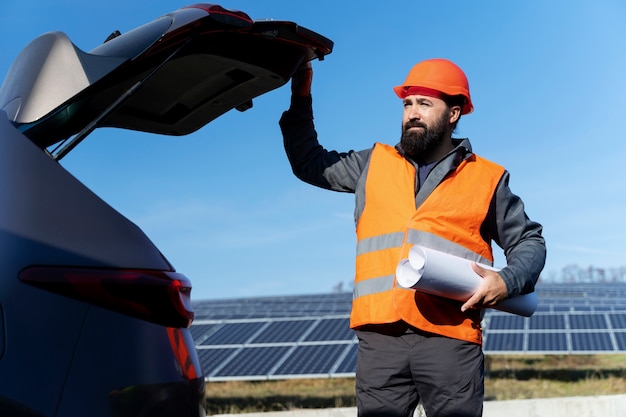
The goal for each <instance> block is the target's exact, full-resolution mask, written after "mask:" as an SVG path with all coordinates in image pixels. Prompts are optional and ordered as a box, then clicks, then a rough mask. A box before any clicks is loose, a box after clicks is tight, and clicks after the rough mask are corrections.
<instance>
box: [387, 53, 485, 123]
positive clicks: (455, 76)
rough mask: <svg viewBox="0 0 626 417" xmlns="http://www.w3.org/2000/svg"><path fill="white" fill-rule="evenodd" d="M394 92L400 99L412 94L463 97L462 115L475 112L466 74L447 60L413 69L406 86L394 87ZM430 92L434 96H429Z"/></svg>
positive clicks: (436, 60)
mask: <svg viewBox="0 0 626 417" xmlns="http://www.w3.org/2000/svg"><path fill="white" fill-rule="evenodd" d="M393 90H394V91H395V93H396V94H397V96H398V97H400V98H405V97H406V96H408V95H411V92H413V94H423V95H433V96H437V94H436V93H440V94H439V95H441V94H444V95H446V96H463V97H465V103H464V104H463V108H462V109H461V114H467V113H471V112H472V111H473V110H474V105H473V104H472V99H471V97H470V92H469V83H468V82H467V77H466V76H465V73H464V72H463V70H462V69H461V68H459V67H458V66H457V65H456V64H455V63H453V62H452V61H449V60H447V59H442V58H434V59H428V60H426V61H422V62H420V63H418V64H416V65H415V66H413V68H411V71H410V72H409V75H408V76H407V77H406V80H405V81H404V84H402V85H399V86H397V87H394V88H393ZM429 92H431V93H433V94H428V93H429Z"/></svg>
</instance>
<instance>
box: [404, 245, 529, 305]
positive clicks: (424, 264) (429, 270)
mask: <svg viewBox="0 0 626 417" xmlns="http://www.w3.org/2000/svg"><path fill="white" fill-rule="evenodd" d="M471 265H472V261H469V260H467V259H464V258H460V257H458V256H454V255H450V254H447V253H443V252H439V251H436V250H433V249H429V248H425V247H423V246H418V245H416V246H413V247H412V248H411V251H410V252H409V258H408V259H403V260H401V261H400V263H399V264H398V267H397V269H396V279H397V280H398V284H399V285H400V286H402V287H405V288H413V289H415V290H417V291H421V292H425V293H428V294H433V295H438V296H441V297H445V298H451V299H454V300H457V301H462V302H465V301H467V300H469V299H470V297H471V296H472V295H473V294H474V292H475V291H476V289H478V287H479V286H480V284H481V283H482V278H481V277H480V276H479V275H478V274H477V273H476V272H474V270H473V269H472V266H471ZM479 265H480V266H481V267H482V268H485V269H490V270H493V271H497V269H495V268H492V267H490V266H488V265H482V264H479ZM493 308H495V309H498V310H501V311H506V312H509V313H513V314H518V315H521V316H526V317H529V316H531V315H532V314H533V313H534V312H535V309H536V308H537V295H536V294H535V293H530V294H524V295H520V296H517V297H512V298H507V299H505V300H504V301H502V302H501V303H500V304H498V305H497V306H494V307H493Z"/></svg>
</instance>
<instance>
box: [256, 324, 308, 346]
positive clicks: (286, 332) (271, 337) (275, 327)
mask: <svg viewBox="0 0 626 417" xmlns="http://www.w3.org/2000/svg"><path fill="white" fill-rule="evenodd" d="M314 325H315V320H283V321H274V322H271V323H270V324H269V325H268V326H267V327H266V328H265V329H264V330H263V331H262V332H261V333H260V334H258V335H257V336H256V337H255V338H254V340H252V342H253V343H280V342H297V341H298V340H300V339H301V338H302V336H303V335H304V334H305V333H306V331H307V330H308V329H310V328H311V327H312V326H314Z"/></svg>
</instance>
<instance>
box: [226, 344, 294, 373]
mask: <svg viewBox="0 0 626 417" xmlns="http://www.w3.org/2000/svg"><path fill="white" fill-rule="evenodd" d="M289 349H290V348H289V346H268V347H254V348H246V349H241V350H240V351H239V352H237V353H236V355H235V356H233V357H232V358H231V359H230V360H229V361H228V362H227V363H225V364H224V366H222V367H221V368H220V369H218V370H217V372H215V376H216V377H220V376H229V377H240V376H247V377H258V376H264V375H267V374H268V373H269V372H270V370H271V369H272V368H273V367H274V366H275V364H276V362H278V361H279V360H280V359H281V358H282V357H283V356H284V355H285V353H287V351H288V350H289Z"/></svg>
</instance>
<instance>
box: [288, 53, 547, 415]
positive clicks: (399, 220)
mask: <svg viewBox="0 0 626 417" xmlns="http://www.w3.org/2000/svg"><path fill="white" fill-rule="evenodd" d="M311 79H312V69H311V66H310V64H306V65H303V66H302V68H300V69H299V70H298V71H297V72H296V74H294V76H293V78H292V98H291V106H290V108H289V110H288V111H286V112H285V113H284V114H283V116H282V118H281V120H280V126H281V129H282V132H283V137H284V142H285V149H286V152H287V156H288V158H289V161H290V163H291V165H292V168H293V171H294V173H295V175H296V176H297V177H298V178H300V179H302V180H303V181H306V182H308V183H310V184H313V185H316V186H318V187H322V188H326V189H329V190H334V191H341V192H351V193H355V197H356V198H355V201H356V209H355V222H356V234H357V257H356V275H355V283H354V295H353V302H352V312H351V315H350V327H352V328H353V329H355V330H356V333H357V336H358V339H359V349H358V357H357V358H358V359H357V376H356V394H357V408H358V412H359V416H361V417H369V416H398V417H400V416H402V417H408V416H411V415H412V414H413V412H414V410H415V408H416V406H417V404H418V403H419V402H420V401H421V402H422V405H423V407H424V409H425V411H426V414H427V415H428V417H439V416H468V417H470V416H481V415H482V403H483V397H484V384H483V382H484V381H483V354H482V348H481V343H482V329H481V326H480V322H481V317H482V314H481V309H483V308H486V307H493V306H495V305H497V304H498V303H500V302H501V301H502V300H504V299H505V298H507V297H512V296H516V295H519V294H525V293H529V292H532V291H533V290H534V285H535V283H536V281H537V279H538V277H539V274H540V272H541V270H542V268H543V265H544V262H545V253H546V252H545V242H544V239H543V237H542V236H541V232H542V227H541V225H539V224H538V223H535V222H532V221H530V220H529V219H528V217H527V215H526V214H525V211H524V205H523V203H522V201H521V200H520V199H519V198H518V197H517V196H515V195H514V194H512V193H511V191H510V189H509V187H508V180H509V174H508V172H507V171H506V170H505V169H504V168H502V167H500V166H499V165H497V164H495V163H493V162H490V161H487V160H485V159H483V158H481V157H479V156H477V155H475V154H474V153H473V152H472V149H471V146H470V143H469V141H468V140H467V139H453V138H452V133H453V130H454V129H455V127H456V125H457V123H458V122H459V119H460V117H461V115H465V114H468V113H471V112H472V110H473V104H472V100H471V97H470V92H469V85H468V82H467V78H466V76H465V74H464V73H463V71H462V70H461V69H460V68H459V67H458V66H457V65H455V64H454V63H452V62H451V61H449V60H445V59H430V60H426V61H423V62H420V63H418V64H417V65H415V66H414V67H413V68H412V69H411V71H410V72H409V74H408V77H407V78H406V81H405V82H404V84H402V85H400V86H398V87H395V88H394V91H395V93H396V95H398V97H399V98H400V99H402V103H403V106H404V112H403V118H402V135H401V139H400V143H399V144H398V145H396V146H395V147H392V146H389V145H384V144H381V143H376V144H374V146H373V147H372V148H370V149H366V150H362V151H358V152H355V151H349V152H342V153H340V152H336V151H327V150H325V149H324V148H323V147H322V146H321V145H320V144H319V143H318V141H317V134H316V131H315V128H314V125H313V111H312V99H311V91H310V89H311ZM492 240H493V241H495V242H496V243H497V244H498V245H499V246H500V247H501V248H502V249H503V250H504V253H505V256H506V260H507V266H506V267H504V268H503V269H502V270H500V271H499V272H495V271H492V270H486V269H484V268H481V267H479V266H478V265H476V264H475V263H474V264H473V269H474V271H475V272H476V274H478V275H480V276H481V277H482V278H483V280H482V284H481V286H480V287H479V288H478V290H477V291H476V292H475V293H474V295H473V296H472V297H471V298H470V299H469V300H467V302H465V303H461V302H457V301H453V300H449V299H445V298H442V297H436V296H432V295H427V294H424V293H420V292H417V291H414V290H410V289H405V288H401V287H398V285H397V282H396V280H395V275H394V274H395V270H396V267H397V265H398V262H399V261H400V260H401V259H403V258H406V257H407V254H408V251H409V249H410V247H411V246H412V245H416V244H419V245H423V246H426V247H429V248H432V249H436V250H440V251H444V252H447V253H451V254H454V255H457V256H462V257H464V258H466V259H470V260H472V261H476V262H480V263H487V264H489V263H492V262H493V254H492V251H491V241H492Z"/></svg>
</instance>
